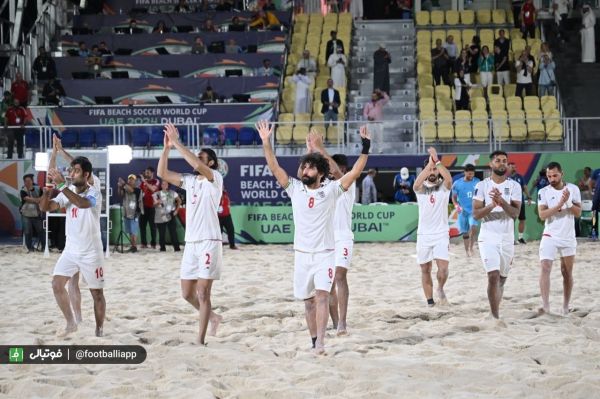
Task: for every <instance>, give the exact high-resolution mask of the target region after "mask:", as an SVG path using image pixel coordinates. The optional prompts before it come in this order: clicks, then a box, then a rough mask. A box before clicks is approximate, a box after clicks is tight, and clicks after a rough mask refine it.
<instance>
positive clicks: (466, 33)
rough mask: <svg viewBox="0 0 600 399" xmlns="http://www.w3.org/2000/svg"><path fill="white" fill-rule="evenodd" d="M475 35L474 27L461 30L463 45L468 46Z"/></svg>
mask: <svg viewBox="0 0 600 399" xmlns="http://www.w3.org/2000/svg"><path fill="white" fill-rule="evenodd" d="M476 35H477V31H476V30H475V29H463V31H462V42H463V47H464V46H470V45H471V42H472V41H473V36H476Z"/></svg>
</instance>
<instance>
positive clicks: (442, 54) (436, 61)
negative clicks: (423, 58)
mask: <svg viewBox="0 0 600 399" xmlns="http://www.w3.org/2000/svg"><path fill="white" fill-rule="evenodd" d="M449 59H450V57H448V52H447V51H446V49H445V48H443V47H442V39H437V40H436V41H435V48H434V49H432V50H431V64H432V65H431V67H432V73H433V80H434V81H435V84H436V86H437V85H439V84H440V78H441V79H442V80H443V81H444V84H445V85H448V86H449V85H450V79H449V78H448V60H449Z"/></svg>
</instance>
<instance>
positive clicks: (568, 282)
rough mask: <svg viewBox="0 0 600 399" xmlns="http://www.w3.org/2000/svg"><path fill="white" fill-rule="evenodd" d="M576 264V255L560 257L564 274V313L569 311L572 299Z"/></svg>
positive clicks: (561, 269)
mask: <svg viewBox="0 0 600 399" xmlns="http://www.w3.org/2000/svg"><path fill="white" fill-rule="evenodd" d="M573 252H575V251H573ZM574 265H575V255H571V256H563V257H562V258H561V259H560V271H561V272H562V276H563V314H565V315H566V314H568V313H569V302H570V301H571V292H572V291H573V266H574Z"/></svg>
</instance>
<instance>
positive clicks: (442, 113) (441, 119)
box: [436, 109, 454, 126]
mask: <svg viewBox="0 0 600 399" xmlns="http://www.w3.org/2000/svg"><path fill="white" fill-rule="evenodd" d="M436 115H437V122H438V126H439V125H440V123H453V122H454V115H453V114H452V111H448V110H439V109H438V111H437V113H436Z"/></svg>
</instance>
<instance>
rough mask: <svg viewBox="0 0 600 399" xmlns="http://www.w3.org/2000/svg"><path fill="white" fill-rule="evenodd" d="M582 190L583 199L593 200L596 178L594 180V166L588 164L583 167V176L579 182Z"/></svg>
mask: <svg viewBox="0 0 600 399" xmlns="http://www.w3.org/2000/svg"><path fill="white" fill-rule="evenodd" d="M577 185H578V186H579V191H580V192H581V199H582V200H591V199H592V197H593V192H594V180H592V168H590V167H589V166H586V167H585V168H583V177H582V178H581V179H579V182H578V184H577Z"/></svg>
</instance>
